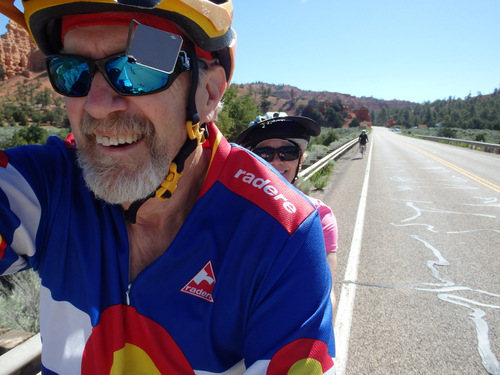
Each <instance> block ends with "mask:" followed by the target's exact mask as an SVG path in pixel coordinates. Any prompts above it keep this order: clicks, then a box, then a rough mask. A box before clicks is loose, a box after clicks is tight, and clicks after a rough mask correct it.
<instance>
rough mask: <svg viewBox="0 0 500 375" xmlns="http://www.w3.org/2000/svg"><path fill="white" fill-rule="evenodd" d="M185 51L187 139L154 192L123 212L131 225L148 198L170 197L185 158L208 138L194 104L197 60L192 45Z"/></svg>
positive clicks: (196, 84) (175, 187) (161, 198)
mask: <svg viewBox="0 0 500 375" xmlns="http://www.w3.org/2000/svg"><path fill="white" fill-rule="evenodd" d="M186 49H187V54H188V57H189V58H190V61H191V64H192V67H191V72H192V73H191V87H190V92H189V97H188V108H187V111H188V113H187V116H188V120H187V121H186V132H187V137H186V140H185V141H184V144H183V145H182V147H181V149H180V150H179V152H178V153H177V156H176V157H175V158H174V160H172V163H171V164H170V168H169V172H168V174H167V177H165V179H164V180H163V182H162V183H161V185H160V186H159V187H158V189H157V190H156V192H153V193H152V194H150V195H149V196H147V197H146V198H144V199H141V200H138V201H135V202H133V203H132V204H131V205H130V207H129V208H128V210H125V211H124V214H125V219H126V220H127V221H128V222H130V223H132V224H135V222H136V217H137V211H138V210H139V208H140V207H141V206H142V205H143V204H144V202H146V201H147V200H148V199H149V198H152V197H154V196H155V195H156V197H157V198H158V199H160V200H167V199H168V198H170V197H171V196H172V194H173V193H174V191H175V189H177V184H178V182H179V179H180V178H181V176H182V171H183V170H184V163H185V162H186V160H187V158H188V157H189V155H191V153H192V152H193V151H194V150H195V149H196V148H197V147H198V146H199V145H200V144H202V143H203V142H205V140H206V139H207V137H208V133H207V129H206V125H205V124H203V125H200V116H199V115H198V111H197V109H196V103H195V96H196V88H197V87H198V74H199V71H198V59H197V57H196V52H195V49H194V45H192V44H191V43H188V46H187V48H186Z"/></svg>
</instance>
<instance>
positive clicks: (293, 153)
mask: <svg viewBox="0 0 500 375" xmlns="http://www.w3.org/2000/svg"><path fill="white" fill-rule="evenodd" d="M281 154H283V158H282V159H281ZM299 154H300V151H299V149H298V148H297V147H295V146H290V147H281V149H280V159H281V160H286V161H291V160H297V159H298V158H299Z"/></svg>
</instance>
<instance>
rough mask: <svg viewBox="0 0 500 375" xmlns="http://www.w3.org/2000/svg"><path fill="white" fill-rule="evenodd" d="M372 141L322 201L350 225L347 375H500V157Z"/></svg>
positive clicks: (343, 163) (340, 318)
mask: <svg viewBox="0 0 500 375" xmlns="http://www.w3.org/2000/svg"><path fill="white" fill-rule="evenodd" d="M369 138H370V142H369V144H368V146H369V147H368V152H367V154H366V155H365V156H364V158H361V155H360V154H359V152H358V151H357V147H355V148H353V149H352V150H351V151H349V152H348V153H347V154H346V155H344V156H343V157H342V158H341V159H340V160H338V161H337V163H336V166H335V168H334V172H333V174H332V177H331V180H330V182H329V184H328V187H327V188H326V189H325V190H324V191H316V192H311V195H313V196H316V197H319V198H320V199H322V200H323V201H324V202H325V203H327V204H328V205H330V206H331V207H332V209H333V211H334V213H335V215H336V217H337V220H338V224H339V250H338V262H339V264H338V269H337V275H336V285H335V288H336V294H337V299H339V298H340V301H339V306H338V309H337V316H336V323H335V333H336V345H337V358H336V366H337V375H351V374H352V375H362V374H371V375H374V374H385V375H386V374H439V375H446V374H468V375H470V374H500V365H499V361H500V155H495V154H488V153H484V152H479V151H474V150H469V149H465V148H460V147H456V146H450V145H445V144H440V143H435V142H430V141H424V140H418V139H413V138H409V137H404V136H402V135H400V134H395V133H393V132H391V131H390V130H388V129H383V128H376V129H374V130H373V131H372V133H371V134H370V136H369Z"/></svg>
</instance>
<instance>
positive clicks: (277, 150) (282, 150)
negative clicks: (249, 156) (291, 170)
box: [252, 146, 301, 163]
mask: <svg viewBox="0 0 500 375" xmlns="http://www.w3.org/2000/svg"><path fill="white" fill-rule="evenodd" d="M285 149H289V150H287V151H285ZM258 150H268V151H271V152H270V153H269V157H267V158H264V157H262V156H261V154H262V153H259V152H258ZM295 151H296V152H297V157H294V158H293V159H288V160H287V159H286V155H287V154H290V153H291V152H295ZM300 151H301V150H300V147H299V146H282V147H278V148H273V147H267V146H266V147H257V148H255V149H253V150H252V152H253V153H254V154H256V155H257V156H259V157H261V158H262V159H264V160H265V161H267V162H268V163H270V162H271V161H273V160H274V157H275V156H276V155H278V158H279V159H280V160H281V161H294V160H297V159H299V158H300ZM281 155H283V157H281ZM292 155H293V154H292ZM293 156H295V155H293Z"/></svg>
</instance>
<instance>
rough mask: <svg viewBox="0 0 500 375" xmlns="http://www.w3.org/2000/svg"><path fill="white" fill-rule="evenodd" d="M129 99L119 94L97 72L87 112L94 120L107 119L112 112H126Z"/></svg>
mask: <svg viewBox="0 0 500 375" xmlns="http://www.w3.org/2000/svg"><path fill="white" fill-rule="evenodd" d="M127 107H128V101H127V98H126V97H124V96H122V95H120V94H118V93H117V92H116V91H115V90H113V88H112V87H111V86H110V85H109V83H108V82H107V81H106V79H105V78H104V77H103V75H102V74H101V73H100V72H96V74H95V75H94V77H93V79H92V82H91V84H90V90H89V92H88V94H87V98H86V101H85V110H86V111H87V113H88V114H89V115H91V116H92V117H94V118H97V119H102V118H106V117H107V116H108V115H109V114H110V113H112V112H118V111H125V110H126V109H127Z"/></svg>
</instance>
